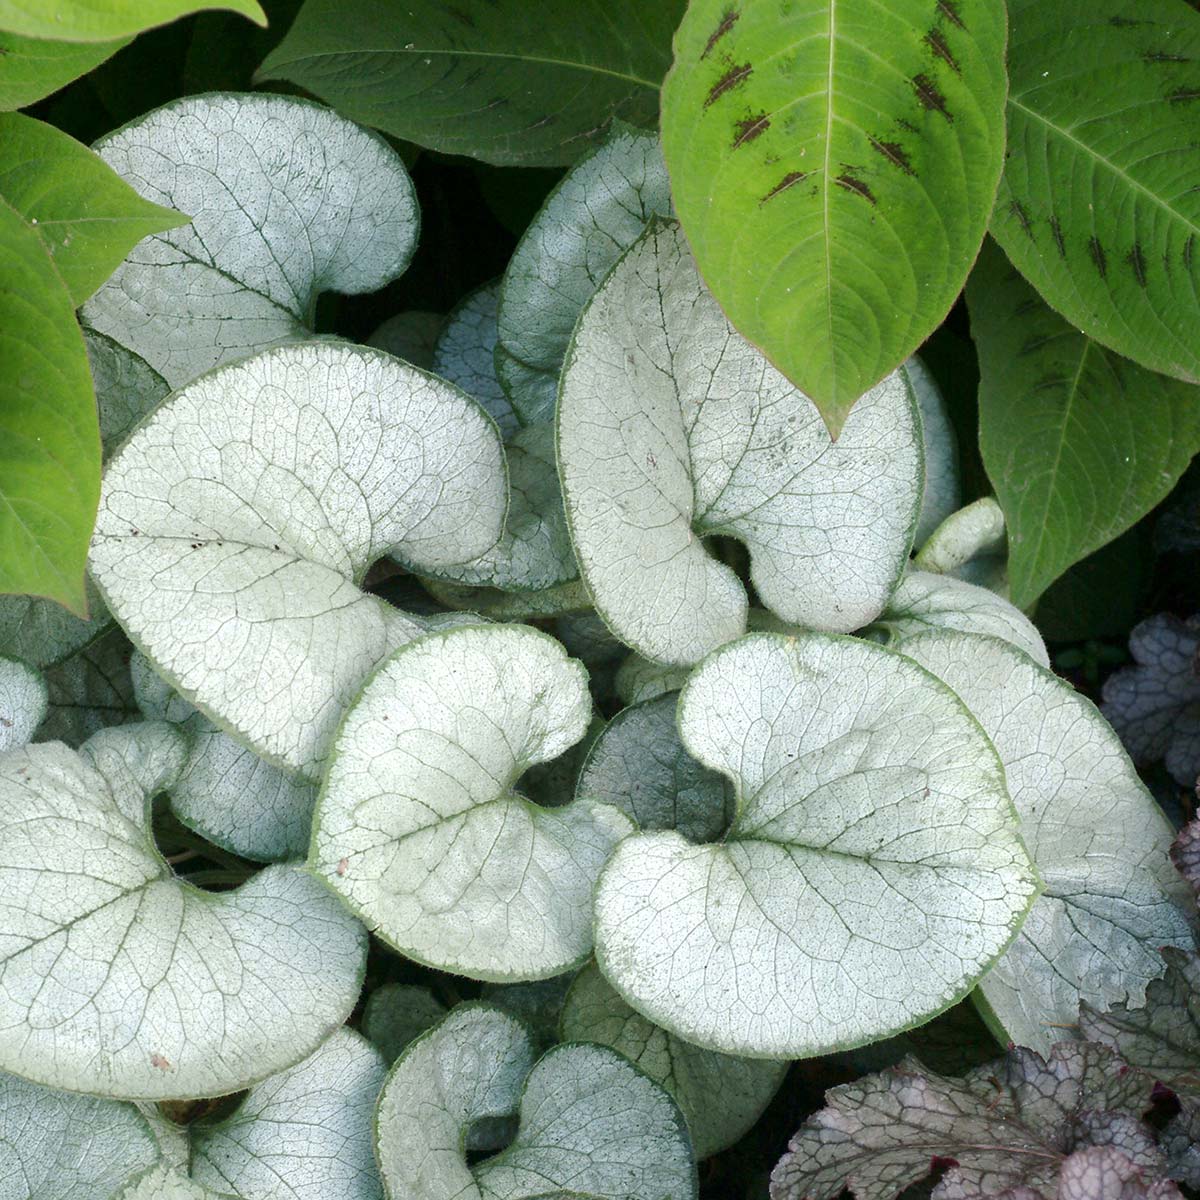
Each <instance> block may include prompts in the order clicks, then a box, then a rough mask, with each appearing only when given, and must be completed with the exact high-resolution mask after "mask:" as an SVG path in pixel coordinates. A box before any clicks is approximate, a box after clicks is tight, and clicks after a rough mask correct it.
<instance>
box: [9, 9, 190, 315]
mask: <svg viewBox="0 0 1200 1200" xmlns="http://www.w3.org/2000/svg"><path fill="white" fill-rule="evenodd" d="M2 3H3V0H0V4H2ZM0 146H2V147H3V149H2V150H0V196H2V197H3V198H4V199H5V200H7V201H8V203H9V204H11V205H12V207H13V208H14V209H16V211H17V212H19V213H20V214H21V215H22V216H23V217H24V218H25V220H26V221H28V222H29V225H30V228H32V229H33V230H34V231H35V232H36V233H37V235H38V237H40V238H41V240H42V244H43V245H44V246H45V247H46V253H47V254H49V255H50V258H51V259H52V261H53V262H54V265H55V267H57V268H58V274H59V276H60V277H61V278H62V281H63V283H64V284H66V287H67V291H68V292H70V294H71V301H72V303H73V304H74V305H75V306H76V307H78V306H79V305H80V304H82V303H83V302H84V301H85V300H86V299H87V298H88V297H89V296H90V295H91V294H92V293H93V292H94V291H95V290H96V289H97V288H98V287H99V286H100V285H101V284H102V283H103V282H104V281H105V280H106V279H107V278H108V277H109V276H110V275H111V274H112V273H113V271H114V270H116V268H117V267H118V266H119V265H120V262H121V260H122V259H123V258H124V257H125V255H126V254H128V253H129V251H130V249H132V247H133V246H134V245H135V244H136V243H137V242H140V241H141V240H142V238H144V237H148V236H150V235H151V234H155V233H161V232H163V231H164V230H167V229H173V228H175V227H176V226H179V225H184V224H186V223H187V220H188V218H187V217H186V216H184V215H183V214H182V213H179V212H176V211H174V209H173V208H171V207H166V208H164V207H162V206H161V205H158V204H151V203H150V202H149V201H147V200H143V199H142V197H141V196H139V195H138V194H137V192H135V191H134V190H133V188H131V187H130V186H129V184H128V183H126V182H125V181H124V180H123V179H121V177H120V176H119V175H117V174H115V173H114V171H113V169H112V168H111V167H110V166H108V165H107V164H106V163H105V162H103V161H102V160H101V159H100V158H99V157H98V156H97V155H96V154H95V153H93V152H92V151H91V150H89V149H88V148H87V147H86V146H81V145H80V144H79V143H78V142H77V141H76V140H75V139H74V138H73V137H69V136H68V135H67V134H65V133H63V132H62V131H61V130H58V129H55V128H54V126H53V125H47V124H46V123H45V122H44V121H35V120H34V119H33V118H32V117H27V116H24V115H23V114H21V113H3V114H0Z"/></svg>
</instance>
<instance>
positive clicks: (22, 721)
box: [0, 657, 49, 754]
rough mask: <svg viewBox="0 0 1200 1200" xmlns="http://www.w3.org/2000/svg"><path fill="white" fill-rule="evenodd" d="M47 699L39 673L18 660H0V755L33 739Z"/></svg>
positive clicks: (44, 710) (44, 714)
mask: <svg viewBox="0 0 1200 1200" xmlns="http://www.w3.org/2000/svg"><path fill="white" fill-rule="evenodd" d="M48 700H49V697H48V695H47V692H46V681H45V680H44V679H43V678H42V676H41V674H40V672H38V671H37V670H36V669H35V668H33V667H31V666H29V665H28V664H27V663H23V662H20V661H19V660H18V659H15V658H3V657H0V754H2V753H4V751H6V750H15V749H17V748H18V747H20V746H24V745H25V743H26V742H28V741H29V740H30V738H32V737H33V734H34V730H36V729H37V727H38V726H39V725H40V724H41V723H42V720H43V718H44V717H45V716H46V705H47V703H48Z"/></svg>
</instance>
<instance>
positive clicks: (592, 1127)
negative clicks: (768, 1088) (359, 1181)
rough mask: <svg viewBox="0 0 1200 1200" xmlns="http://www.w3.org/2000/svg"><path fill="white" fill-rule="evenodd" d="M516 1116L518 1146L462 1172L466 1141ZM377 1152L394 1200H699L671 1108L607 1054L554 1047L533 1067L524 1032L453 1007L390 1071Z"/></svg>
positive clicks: (497, 1018) (489, 1013) (496, 1017)
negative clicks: (484, 1126)
mask: <svg viewBox="0 0 1200 1200" xmlns="http://www.w3.org/2000/svg"><path fill="white" fill-rule="evenodd" d="M517 1112H519V1113H520V1118H521V1123H520V1126H519V1128H518V1131H517V1135H516V1138H515V1140H514V1141H513V1143H512V1144H511V1145H510V1146H509V1147H508V1148H507V1149H506V1150H504V1151H502V1152H501V1153H500V1154H498V1155H496V1156H495V1157H494V1158H489V1159H485V1160H484V1161H483V1162H476V1163H472V1164H470V1165H468V1162H467V1156H466V1149H465V1144H466V1135H467V1131H468V1130H469V1128H470V1127H471V1126H472V1125H473V1124H475V1123H477V1122H479V1121H481V1120H488V1119H493V1120H494V1119H495V1118H498V1117H505V1116H509V1115H511V1114H514V1113H517ZM375 1123H376V1141H375V1148H376V1153H377V1154H378V1157H379V1165H380V1169H381V1172H382V1174H383V1181H384V1186H385V1189H386V1191H387V1195H388V1196H389V1197H390V1198H391V1200H527V1198H532V1197H535V1196H551V1195H557V1194H558V1193H559V1192H561V1191H570V1192H571V1193H572V1194H574V1193H575V1192H578V1193H581V1194H582V1195H584V1196H587V1197H589V1198H590V1200H694V1198H695V1196H696V1167H695V1164H694V1163H693V1161H692V1147H691V1143H690V1141H689V1139H688V1135H687V1129H686V1127H685V1125H684V1122H683V1117H682V1116H681V1115H680V1113H679V1109H678V1108H677V1107H676V1105H675V1103H674V1101H673V1100H672V1099H671V1098H670V1096H669V1095H668V1094H667V1093H666V1092H665V1091H664V1090H663V1089H662V1088H661V1087H660V1086H659V1085H658V1084H657V1083H655V1082H654V1081H653V1080H651V1079H649V1078H647V1076H645V1075H644V1074H642V1072H641V1071H639V1070H638V1069H637V1068H636V1067H634V1066H633V1065H632V1064H631V1063H630V1062H629V1061H628V1060H627V1059H625V1058H623V1057H622V1056H621V1055H620V1054H617V1053H615V1052H614V1051H612V1050H610V1049H609V1048H608V1047H607V1046H596V1045H589V1044H578V1043H575V1044H568V1045H562V1046H556V1047H554V1048H553V1049H552V1050H550V1051H548V1052H547V1053H546V1054H544V1055H543V1056H542V1057H541V1058H540V1059H539V1060H538V1061H537V1062H536V1064H535V1063H534V1046H533V1041H532V1038H531V1037H530V1035H529V1031H528V1030H527V1029H526V1028H525V1026H524V1025H523V1024H522V1023H521V1022H520V1021H518V1020H516V1019H515V1018H514V1017H511V1016H509V1015H508V1014H507V1013H503V1012H500V1011H499V1010H498V1009H495V1008H491V1007H489V1006H487V1005H481V1004H463V1005H459V1006H458V1007H457V1008H456V1009H455V1010H454V1011H453V1012H452V1013H451V1014H450V1015H449V1016H448V1017H447V1018H446V1019H445V1020H444V1021H443V1022H442V1023H441V1024H440V1025H438V1026H436V1027H435V1028H434V1029H432V1030H430V1031H429V1032H428V1033H426V1034H424V1035H423V1036H422V1037H419V1038H417V1040H416V1041H414V1042H413V1043H412V1044H411V1045H410V1046H409V1047H408V1049H407V1050H406V1051H405V1052H404V1054H403V1056H402V1057H401V1058H400V1061H399V1062H397V1063H396V1065H395V1066H394V1067H393V1068H392V1070H391V1073H390V1074H389V1075H388V1078H387V1082H386V1083H385V1084H384V1086H383V1093H382V1095H381V1096H380V1097H379V1108H378V1111H377V1114H376V1121H375Z"/></svg>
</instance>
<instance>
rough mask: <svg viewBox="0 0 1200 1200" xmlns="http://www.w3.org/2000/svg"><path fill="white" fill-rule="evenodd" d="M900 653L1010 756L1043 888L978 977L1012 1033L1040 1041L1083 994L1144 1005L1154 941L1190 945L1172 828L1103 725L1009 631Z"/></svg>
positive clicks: (926, 639) (1153, 971) (1052, 1036)
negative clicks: (1006, 946)
mask: <svg viewBox="0 0 1200 1200" xmlns="http://www.w3.org/2000/svg"><path fill="white" fill-rule="evenodd" d="M903 653H904V654H906V655H908V656H909V657H911V658H912V659H914V660H915V661H916V662H919V663H920V664H921V665H922V666H923V667H925V668H926V669H927V670H929V671H932V672H933V674H935V675H936V676H937V677H938V678H939V679H942V680H944V681H945V682H946V683H947V684H949V686H950V687H952V688H953V689H954V690H955V692H956V693H957V694H958V695H959V696H960V697H961V698H962V701H963V703H964V704H966V706H967V707H968V708H969V709H970V710H971V712H972V713H973V714H974V715H975V717H976V718H977V719H978V720H979V723H980V724H981V725H982V726H983V728H984V730H985V731H986V733H987V735H988V737H989V738H990V739H991V741H992V743H993V744H994V745H995V747H996V750H997V752H998V753H999V755H1000V758H1001V760H1002V762H1003V763H1004V772H1005V776H1006V778H1007V780H1008V788H1009V792H1010V793H1011V795H1012V798H1013V803H1014V804H1015V805H1016V808H1017V812H1018V814H1019V815H1020V818H1021V831H1022V834H1023V836H1024V838H1025V841H1026V844H1027V845H1028V846H1029V851H1030V853H1031V854H1032V856H1033V859H1034V862H1035V863H1036V864H1037V868H1038V871H1039V872H1040V874H1041V876H1042V878H1043V880H1044V881H1045V890H1044V891H1043V893H1042V895H1041V896H1040V897H1039V899H1038V900H1037V901H1036V903H1035V904H1034V906H1033V909H1032V910H1031V912H1030V914H1029V919H1028V920H1027V921H1026V922H1025V925H1024V927H1023V928H1022V930H1021V933H1020V934H1019V936H1018V937H1017V939H1016V941H1015V942H1014V943H1013V945H1012V948H1011V949H1010V950H1009V951H1008V953H1007V954H1005V955H1004V957H1003V958H1001V959H1000V961H999V962H998V963H997V964H996V966H995V967H994V968H993V969H992V970H991V972H989V973H988V974H987V975H986V976H985V977H984V979H983V981H982V983H981V984H980V991H981V992H982V994H983V997H984V999H985V1000H986V1002H987V1005H988V1006H990V1008H991V1010H992V1012H993V1013H994V1015H995V1017H996V1018H997V1019H998V1021H999V1022H1000V1024H1001V1025H1002V1026H1003V1028H1004V1029H1005V1031H1006V1032H1007V1033H1008V1036H1009V1037H1010V1038H1011V1039H1012V1040H1013V1041H1015V1042H1017V1043H1019V1044H1020V1045H1023V1046H1032V1047H1034V1048H1035V1049H1042V1050H1046V1049H1048V1048H1049V1047H1050V1046H1051V1045H1052V1044H1053V1043H1054V1042H1055V1041H1057V1040H1058V1038H1059V1036H1060V1034H1061V1030H1062V1028H1063V1026H1068V1025H1071V1024H1073V1023H1074V1022H1075V1020H1076V1017H1077V1016H1078V1013H1079V1002H1080V1001H1081V1000H1086V1001H1088V1003H1090V1004H1092V1005H1095V1006H1096V1007H1107V1006H1108V1005H1109V1004H1111V1003H1113V1002H1122V1003H1125V1002H1129V1003H1135V1004H1136V1003H1140V1002H1141V1000H1142V999H1143V997H1144V995H1145V989H1146V984H1147V983H1148V982H1149V981H1150V980H1151V979H1153V978H1154V977H1155V976H1157V975H1159V974H1161V972H1162V959H1161V958H1160V957H1159V955H1158V947H1159V946H1162V945H1183V946H1189V945H1191V932H1190V929H1189V925H1188V919H1187V915H1186V913H1187V898H1186V896H1187V893H1186V889H1185V888H1184V887H1183V885H1182V884H1181V882H1180V880H1179V879H1178V877H1177V876H1176V875H1175V873H1174V871H1173V870H1172V869H1171V864H1170V862H1169V861H1168V859H1167V849H1168V847H1169V846H1170V844H1171V837H1172V831H1171V827H1170V825H1169V824H1168V822H1167V820H1166V818H1165V817H1164V816H1163V815H1162V812H1161V810H1160V809H1159V807H1158V805H1157V803H1156V802H1155V801H1154V799H1153V797H1152V796H1151V795H1150V793H1149V792H1148V791H1147V790H1146V786H1145V784H1143V783H1142V781H1141V780H1140V779H1139V778H1138V774H1137V772H1136V771H1135V770H1134V769H1133V764H1132V763H1130V761H1129V758H1128V756H1127V755H1126V754H1125V751H1124V750H1123V749H1122V748H1121V743H1120V742H1119V741H1118V739H1117V736H1116V734H1115V733H1113V731H1112V728H1111V726H1109V724H1108V722H1107V721H1105V720H1104V718H1103V717H1102V716H1101V715H1100V714H1099V713H1098V712H1097V711H1096V709H1095V708H1094V706H1093V705H1092V704H1091V703H1089V702H1088V701H1087V700H1085V699H1084V698H1083V697H1082V696H1080V695H1079V694H1078V693H1077V692H1076V691H1075V690H1074V689H1073V688H1072V687H1071V686H1070V685H1069V684H1066V683H1064V682H1063V681H1062V680H1061V679H1059V678H1057V677H1056V676H1054V675H1052V674H1051V673H1050V672H1049V671H1046V670H1043V669H1042V668H1041V667H1040V666H1038V665H1037V664H1036V663H1034V662H1032V661H1031V660H1030V659H1029V658H1028V657H1027V656H1026V655H1024V654H1022V653H1020V652H1019V651H1017V650H1015V649H1014V648H1013V647H1012V646H1009V645H1008V644H1006V643H1005V642H1001V641H997V640H996V639H994V638H983V637H977V636H975V635H972V634H967V633H956V632H945V633H929V634H924V635H922V636H920V637H916V638H913V639H911V640H910V641H908V642H906V643H905V644H904V648H903Z"/></svg>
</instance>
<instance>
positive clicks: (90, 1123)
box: [0, 1074, 158, 1200]
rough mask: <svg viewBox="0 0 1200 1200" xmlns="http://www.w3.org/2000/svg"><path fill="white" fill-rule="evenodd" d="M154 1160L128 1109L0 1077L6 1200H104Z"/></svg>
mask: <svg viewBox="0 0 1200 1200" xmlns="http://www.w3.org/2000/svg"><path fill="white" fill-rule="evenodd" d="M157 1161H158V1145H157V1143H156V1142H155V1140H154V1135H153V1134H152V1133H151V1132H150V1126H149V1125H148V1124H147V1123H146V1119H145V1118H144V1117H143V1116H142V1115H141V1113H139V1112H138V1110H137V1109H136V1108H134V1106H133V1105H132V1104H124V1103H122V1102H121V1101H119V1100H102V1099H98V1098H97V1097H95V1096H77V1095H73V1094H72V1093H70V1092H60V1091H57V1090H54V1089H52V1088H45V1087H40V1086H39V1085H38V1084H36V1083H29V1082H28V1081H27V1080H24V1079H19V1078H17V1076H15V1075H4V1074H0V1184H2V1185H3V1189H4V1190H3V1195H4V1197H5V1200H48V1198H49V1197H51V1196H53V1197H54V1200H109V1198H110V1197H111V1196H112V1195H113V1194H114V1193H115V1192H116V1191H117V1189H118V1188H119V1187H121V1185H122V1184H124V1183H126V1182H127V1181H128V1180H129V1179H130V1178H132V1177H133V1176H136V1175H138V1174H140V1173H141V1172H143V1171H145V1170H147V1169H148V1168H149V1167H151V1166H153V1165H154V1163H156V1162H157Z"/></svg>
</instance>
